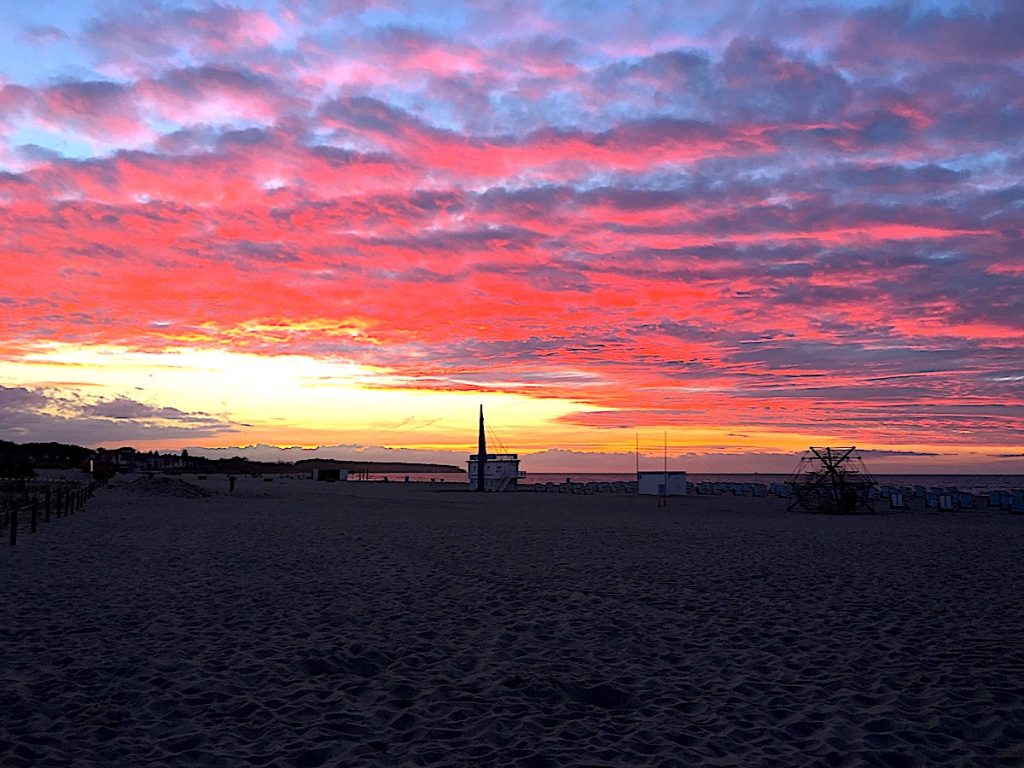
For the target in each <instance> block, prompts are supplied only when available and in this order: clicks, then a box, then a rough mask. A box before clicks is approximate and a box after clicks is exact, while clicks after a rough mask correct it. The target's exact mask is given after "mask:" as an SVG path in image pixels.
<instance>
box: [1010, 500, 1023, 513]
mask: <svg viewBox="0 0 1024 768" xmlns="http://www.w3.org/2000/svg"><path fill="white" fill-rule="evenodd" d="M1010 514H1011V515H1024V496H1017V495H1014V496H1011V497H1010Z"/></svg>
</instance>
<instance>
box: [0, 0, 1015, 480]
mask: <svg viewBox="0 0 1024 768" xmlns="http://www.w3.org/2000/svg"><path fill="white" fill-rule="evenodd" d="M812 6H813V7H812ZM1022 25H1024V10H1022V8H1021V6H1020V4H1018V3H1012V2H998V1H996V2H986V3H968V4H966V5H960V4H944V3H933V2H925V1H924V0H921V1H920V2H909V3H902V4H899V5H898V6H892V5H890V4H875V3H872V2H869V1H868V0H864V1H860V0H858V1H857V2H853V1H852V0H851V1H849V2H839V3H835V2H830V3H825V2H822V3H817V4H816V3H811V4H810V5H808V4H807V3H803V2H802V3H796V2H793V3H790V2H778V3H771V4H763V5H762V6H757V7H756V8H755V9H753V10H749V11H748V12H747V13H746V14H737V13H736V12H735V8H734V5H733V4H730V3H724V4H723V3H709V4H706V7H705V8H704V9H703V10H701V11H700V12H697V11H687V10H676V11H667V10H665V9H664V8H662V7H661V6H660V5H659V4H649V5H641V6H630V8H629V10H628V12H627V10H626V6H622V7H620V6H618V5H615V4H611V5H608V6H607V7H602V8H601V9H599V10H595V9H594V7H592V6H591V5H586V6H584V5H583V4H576V3H548V2H544V1H543V0H538V1H537V2H526V3H519V4H513V5H509V4H502V3H482V4H481V3H471V4H454V5H453V4H451V3H444V4H439V3H433V2H414V1H412V0H408V1H407V0H402V1H401V2H397V3H396V2H388V3H386V4H377V3H373V2H358V3H344V4H339V3H330V2H319V1H307V0H281V2H277V3H263V2H260V3H257V2H235V3H210V2H203V1H201V0H198V1H197V2H182V3H173V2H169V3H146V4H141V5H140V4H136V3H117V2H115V3H95V4H94V3H91V2H85V3H81V4H76V5H75V7H74V8H73V9H70V10H66V11H60V12H58V11H56V10H52V9H51V10H49V11H44V10H41V9H40V8H35V7H28V6H25V7H20V8H19V9H18V10H17V11H16V12H15V13H14V14H13V15H12V17H11V19H10V21H9V23H8V24H7V25H6V26H7V31H5V32H4V35H5V36H6V39H5V40H4V42H5V45H3V46H0V260H2V266H3V273H4V281H3V283H2V284H0V329H2V333H3V336H2V338H3V341H4V351H3V353H2V357H0V387H2V389H0V413H2V414H3V415H4V420H3V421H0V438H6V439H22V440H27V439H32V436H33V434H34V433H39V434H43V433H45V434H47V435H48V436H54V435H55V434H56V433H58V432H60V431H61V430H63V431H64V433H66V434H68V435H69V437H68V439H71V435H75V436H79V435H85V436H86V437H79V438H78V439H79V440H80V441H82V442H86V443H89V444H98V443H105V444H109V443H110V442H112V441H129V442H134V443H136V444H139V445H146V446H149V447H167V448H172V447H178V446H181V445H185V444H203V445H210V446H215V445H223V446H228V445H241V444H246V443H251V442H257V441H262V442H267V443H276V444H300V445H313V444H318V443H324V444H327V443H335V442H344V443H346V444H365V445H387V446H395V447H405V448H430V449H437V448H450V449H453V450H463V449H465V448H467V447H469V446H470V445H471V443H472V421H471V419H472V413H473V409H474V408H475V404H476V403H478V402H481V401H483V402H486V403H487V404H488V408H489V412H491V413H492V416H493V421H494V423H495V424H496V425H501V434H502V437H503V439H505V440H506V442H508V443H509V445H510V447H514V448H516V449H519V450H521V451H523V452H528V451H543V450H544V449H546V448H565V449H571V450H576V451H591V452H592V451H599V452H600V451H611V452H615V451H619V452H622V451H627V452H628V449H629V444H630V443H631V441H632V436H633V432H634V430H639V431H641V432H642V433H644V434H659V433H660V432H661V431H663V430H668V431H670V433H671V434H672V442H673V444H674V445H676V446H678V447H680V449H686V450H689V451H691V452H696V453H704V454H707V455H708V456H709V457H713V456H714V455H716V454H720V455H723V456H724V455H729V456H736V455H742V454H749V455H750V456H751V458H750V467H749V469H750V470H757V469H759V468H761V467H765V466H767V464H763V463H762V464H759V463H758V462H759V461H760V459H758V458H757V456H763V455H767V454H770V453H773V452H774V453H786V452H793V451H797V450H800V449H801V448H802V447H804V446H805V445H807V444H808V443H809V442H812V441H813V442H823V441H827V440H835V441H839V442H844V443H845V442H856V443H857V444H859V445H862V446H867V447H872V448H877V449H879V450H888V451H891V452H899V451H903V452H905V453H906V454H907V455H919V454H925V455H928V454H942V456H941V457H938V458H934V459H928V460H934V463H935V465H936V466H940V465H941V466H943V467H944V468H947V469H948V468H950V467H953V466H955V465H954V464H953V462H955V461H962V465H963V466H965V467H970V468H972V469H985V468H987V469H989V470H990V471H1014V470H1016V471H1021V470H1020V467H1019V464H1020V462H1019V460H1018V461H1016V465H1018V466H1013V464H1014V460H1013V459H1012V458H999V457H1000V456H1006V457H1012V455H1014V454H1020V453H1021V452H1022V451H1021V445H1022V444H1024V396H1022V386H1021V381H1022V376H1024V364H1022V362H1021V361H1022V360H1024V343H1022V342H1024V325H1022V322H1021V317H1024V304H1022V298H1021V297H1022V296H1024V272H1022V270H1021V254H1020V252H1019V251H1020V247H1019V244H1020V240H1021V232H1022V231H1024V205H1022V203H1024V191H1022V186H1021V181H1020V179H1021V175H1022V170H1024V138H1022V137H1024V99H1022V96H1021V94H1024V44H1022V42H1021V40H1022V36H1021V35H1020V34H1019V30H1020V29H1021V28H1022ZM28 60H39V61H40V62H42V61H43V60H45V65H44V64H43V63H40V64H39V65H38V66H37V67H35V68H29V67H26V64H25V62H26V61H28ZM467 414H468V415H469V418H468V422H469V423H468V424H467ZM394 424H407V425H416V426H415V428H414V429H413V428H401V429H399V428H391V427H388V426H387V425H394ZM190 436H191V437H192V438H194V439H191V440H190V439H189V437H190ZM54 439H59V438H56V437H55V438H54ZM889 455H890V456H892V455H900V454H896V453H894V454H889ZM556 458H557V461H556ZM566 460H571V457H569V459H566V457H565V456H561V457H555V456H554V455H553V454H552V455H551V462H552V466H554V465H555V464H557V465H558V466H559V467H562V466H563V464H564V462H565V461H566ZM588 460H591V461H592V460H593V459H588ZM880 460H882V461H886V460H890V459H884V458H882V459H880ZM580 461H584V459H580ZM730 466H732V465H730Z"/></svg>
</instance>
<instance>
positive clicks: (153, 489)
mask: <svg viewBox="0 0 1024 768" xmlns="http://www.w3.org/2000/svg"><path fill="white" fill-rule="evenodd" d="M123 490H124V491H127V492H128V493H133V494H135V495H136V496H172V497H175V498H179V499H205V498H208V497H210V496H214V495H216V491H211V490H210V489H209V488H201V487H200V486H198V485H193V484H192V483H188V482H185V481H184V480H180V479H178V478H177V477H167V476H166V475H158V476H156V477H140V478H139V479H138V480H135V481H134V482H131V483H128V484H127V485H125V486H123Z"/></svg>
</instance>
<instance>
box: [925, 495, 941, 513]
mask: <svg viewBox="0 0 1024 768" xmlns="http://www.w3.org/2000/svg"><path fill="white" fill-rule="evenodd" d="M924 505H925V507H927V508H928V509H935V508H936V507H938V506H939V494H937V493H933V492H932V491H928V493H926V494H925V495H924Z"/></svg>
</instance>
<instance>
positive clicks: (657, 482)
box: [637, 471, 686, 496]
mask: <svg viewBox="0 0 1024 768" xmlns="http://www.w3.org/2000/svg"><path fill="white" fill-rule="evenodd" d="M637 480H638V481H639V492H640V493H641V494H645V495H648V496H685V495H686V473H685V472H664V471H650V472H638V473H637Z"/></svg>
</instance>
